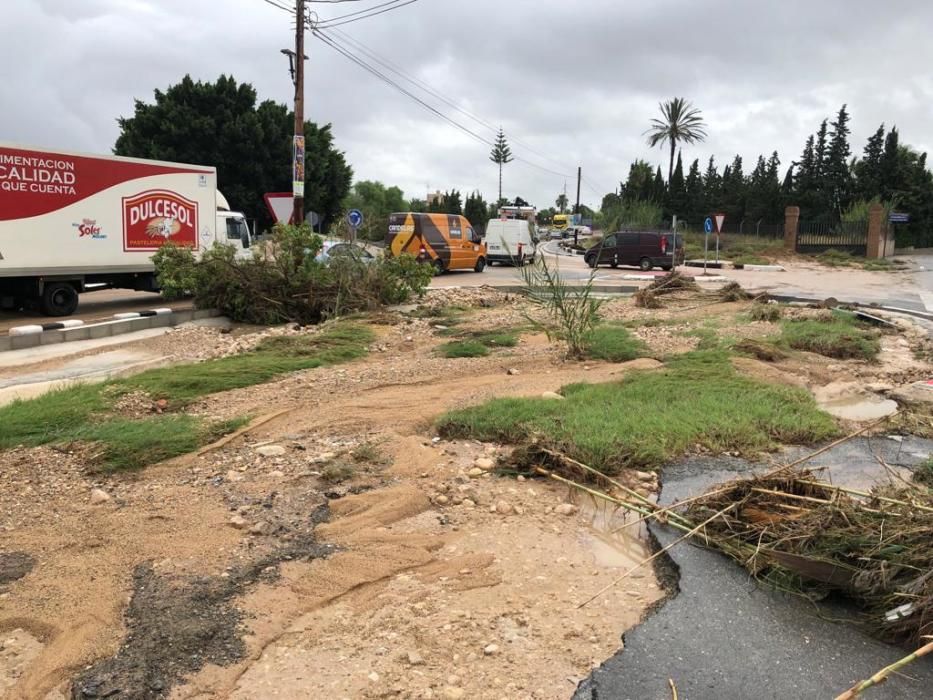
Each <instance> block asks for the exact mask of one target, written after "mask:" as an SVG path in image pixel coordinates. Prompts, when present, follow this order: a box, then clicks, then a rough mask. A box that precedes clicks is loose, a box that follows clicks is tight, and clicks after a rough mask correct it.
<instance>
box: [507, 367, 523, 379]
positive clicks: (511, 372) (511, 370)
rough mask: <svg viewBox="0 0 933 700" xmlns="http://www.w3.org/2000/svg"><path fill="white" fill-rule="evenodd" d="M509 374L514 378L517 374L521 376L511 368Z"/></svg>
mask: <svg viewBox="0 0 933 700" xmlns="http://www.w3.org/2000/svg"><path fill="white" fill-rule="evenodd" d="M509 374H510V375H511V376H513V377H514V376H515V375H516V374H520V372H519V371H518V370H517V369H515V368H514V367H511V368H509Z"/></svg>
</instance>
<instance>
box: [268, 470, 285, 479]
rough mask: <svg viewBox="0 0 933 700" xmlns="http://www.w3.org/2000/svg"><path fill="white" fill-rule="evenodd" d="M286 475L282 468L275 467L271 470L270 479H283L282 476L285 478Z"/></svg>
mask: <svg viewBox="0 0 933 700" xmlns="http://www.w3.org/2000/svg"><path fill="white" fill-rule="evenodd" d="M284 476H285V472H283V471H281V470H279V469H273V470H272V471H271V472H269V478H270V479H281V478H283V477H284Z"/></svg>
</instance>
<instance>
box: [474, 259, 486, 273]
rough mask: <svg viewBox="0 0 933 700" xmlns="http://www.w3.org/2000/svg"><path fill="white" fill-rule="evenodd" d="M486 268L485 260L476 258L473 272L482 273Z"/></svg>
mask: <svg viewBox="0 0 933 700" xmlns="http://www.w3.org/2000/svg"><path fill="white" fill-rule="evenodd" d="M485 267H486V258H477V259H476V267H474V268H473V272H482V271H483V269H484V268H485Z"/></svg>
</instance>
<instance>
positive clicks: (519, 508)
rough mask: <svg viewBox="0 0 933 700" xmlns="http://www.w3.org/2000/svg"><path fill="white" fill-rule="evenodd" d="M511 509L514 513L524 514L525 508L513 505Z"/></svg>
mask: <svg viewBox="0 0 933 700" xmlns="http://www.w3.org/2000/svg"><path fill="white" fill-rule="evenodd" d="M513 510H514V511H515V515H524V514H525V509H524V508H522V507H521V506H514V508H513Z"/></svg>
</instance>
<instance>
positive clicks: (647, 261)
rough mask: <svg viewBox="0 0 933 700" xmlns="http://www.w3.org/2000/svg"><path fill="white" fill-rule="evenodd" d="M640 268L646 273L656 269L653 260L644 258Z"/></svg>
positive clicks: (640, 262)
mask: <svg viewBox="0 0 933 700" xmlns="http://www.w3.org/2000/svg"><path fill="white" fill-rule="evenodd" d="M638 267H640V268H641V269H642V270H644V271H645V272H648V271H649V270H650V269H651V268H653V267H654V263H653V262H651V258H642V259H641V260H640V261H639V262H638Z"/></svg>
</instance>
